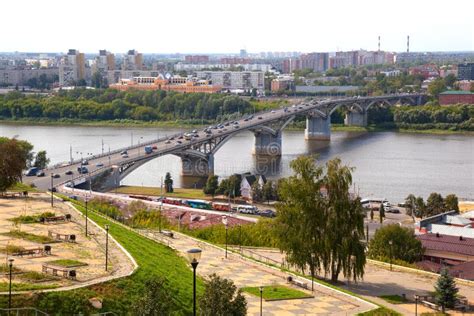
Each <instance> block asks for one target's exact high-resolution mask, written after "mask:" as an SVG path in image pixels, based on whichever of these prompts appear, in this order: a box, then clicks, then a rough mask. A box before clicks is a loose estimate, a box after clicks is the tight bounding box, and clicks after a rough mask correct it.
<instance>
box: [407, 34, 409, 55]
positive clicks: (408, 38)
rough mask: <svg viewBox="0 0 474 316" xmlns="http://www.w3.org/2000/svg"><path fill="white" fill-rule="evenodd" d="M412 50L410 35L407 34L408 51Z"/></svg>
mask: <svg viewBox="0 0 474 316" xmlns="http://www.w3.org/2000/svg"><path fill="white" fill-rule="evenodd" d="M409 52H410V35H407V53H409Z"/></svg>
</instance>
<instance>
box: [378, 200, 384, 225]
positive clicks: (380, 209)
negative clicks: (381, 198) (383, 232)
mask: <svg viewBox="0 0 474 316" xmlns="http://www.w3.org/2000/svg"><path fill="white" fill-rule="evenodd" d="M384 217H385V206H383V203H380V208H379V220H380V224H382V223H383V219H384Z"/></svg>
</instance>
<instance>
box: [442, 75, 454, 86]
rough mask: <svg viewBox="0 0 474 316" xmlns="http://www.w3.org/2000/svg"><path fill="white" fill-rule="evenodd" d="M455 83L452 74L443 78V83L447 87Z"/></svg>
mask: <svg viewBox="0 0 474 316" xmlns="http://www.w3.org/2000/svg"><path fill="white" fill-rule="evenodd" d="M455 82H456V76H455V75H454V74H449V75H447V76H446V77H445V78H444V83H445V84H446V86H447V87H453V86H454V83H455Z"/></svg>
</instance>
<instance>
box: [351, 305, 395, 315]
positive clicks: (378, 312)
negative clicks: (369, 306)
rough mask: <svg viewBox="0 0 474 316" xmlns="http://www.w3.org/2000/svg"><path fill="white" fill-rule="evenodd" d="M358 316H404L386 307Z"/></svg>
mask: <svg viewBox="0 0 474 316" xmlns="http://www.w3.org/2000/svg"><path fill="white" fill-rule="evenodd" d="M357 316H402V314H400V313H398V312H396V311H394V310H391V309H388V308H386V307H379V308H377V309H373V310H371V311H368V312H365V313H359V314H357Z"/></svg>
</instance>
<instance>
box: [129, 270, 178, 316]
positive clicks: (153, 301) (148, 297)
mask: <svg viewBox="0 0 474 316" xmlns="http://www.w3.org/2000/svg"><path fill="white" fill-rule="evenodd" d="M171 301H172V299H171V296H170V294H169V286H165V281H164V280H163V279H161V278H158V277H152V278H151V279H148V280H146V283H145V290H144V293H142V294H141V295H140V297H139V299H138V300H136V301H135V303H134V304H133V307H132V312H133V315H137V316H157V315H169V314H170V312H171V304H170V302H171Z"/></svg>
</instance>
